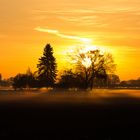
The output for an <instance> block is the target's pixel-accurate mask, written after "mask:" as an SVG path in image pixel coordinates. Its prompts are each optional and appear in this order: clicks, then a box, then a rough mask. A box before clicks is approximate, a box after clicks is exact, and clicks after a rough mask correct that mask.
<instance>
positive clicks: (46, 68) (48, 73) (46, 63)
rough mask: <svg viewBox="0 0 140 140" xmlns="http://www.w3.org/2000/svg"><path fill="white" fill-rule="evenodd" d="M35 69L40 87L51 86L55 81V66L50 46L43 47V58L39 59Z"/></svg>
mask: <svg viewBox="0 0 140 140" xmlns="http://www.w3.org/2000/svg"><path fill="white" fill-rule="evenodd" d="M37 68H38V71H37V72H38V80H39V83H40V87H50V86H53V85H54V83H55V80H56V73H57V70H56V68H57V64H56V59H55V57H54V56H53V48H52V47H51V45H50V44H47V45H46V46H45V48H44V52H43V56H42V57H41V58H39V64H38V65H37Z"/></svg>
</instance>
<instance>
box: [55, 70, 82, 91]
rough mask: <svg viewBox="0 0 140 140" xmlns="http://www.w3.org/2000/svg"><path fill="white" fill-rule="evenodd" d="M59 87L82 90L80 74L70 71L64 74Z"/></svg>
mask: <svg viewBox="0 0 140 140" xmlns="http://www.w3.org/2000/svg"><path fill="white" fill-rule="evenodd" d="M57 85H58V87H60V88H82V85H83V81H82V80H81V77H80V75H78V73H74V72H72V70H71V69H70V70H65V71H64V72H63V74H62V75H61V77H60V80H59V82H58V84H57Z"/></svg>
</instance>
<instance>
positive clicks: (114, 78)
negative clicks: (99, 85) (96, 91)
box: [107, 74, 120, 87]
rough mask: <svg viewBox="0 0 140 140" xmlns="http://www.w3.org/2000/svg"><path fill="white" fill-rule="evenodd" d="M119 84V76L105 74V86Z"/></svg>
mask: <svg viewBox="0 0 140 140" xmlns="http://www.w3.org/2000/svg"><path fill="white" fill-rule="evenodd" d="M119 84H120V78H119V76H118V75H115V74H109V75H108V76H107V86H109V87H112V86H116V85H119Z"/></svg>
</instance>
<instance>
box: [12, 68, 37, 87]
mask: <svg viewBox="0 0 140 140" xmlns="http://www.w3.org/2000/svg"><path fill="white" fill-rule="evenodd" d="M11 80H12V86H13V88H14V89H23V88H27V89H30V88H33V87H37V85H38V81H37V79H36V78H35V76H34V74H33V73H32V72H31V70H30V69H28V70H27V72H26V73H25V74H17V75H16V76H15V77H14V78H12V79H11Z"/></svg>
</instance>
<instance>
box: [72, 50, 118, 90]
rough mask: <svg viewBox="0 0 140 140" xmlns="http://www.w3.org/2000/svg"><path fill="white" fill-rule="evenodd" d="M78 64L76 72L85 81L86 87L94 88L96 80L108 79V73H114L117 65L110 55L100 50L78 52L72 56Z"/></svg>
mask: <svg viewBox="0 0 140 140" xmlns="http://www.w3.org/2000/svg"><path fill="white" fill-rule="evenodd" d="M71 58H72V60H73V61H74V63H75V64H76V71H77V72H78V73H79V74H80V75H81V77H82V80H83V81H84V87H85V88H86V89H87V88H89V87H90V88H91V89H92V88H93V84H94V79H95V78H104V79H106V78H107V74H108V73H113V72H114V70H115V67H116V65H115V64H114V60H113V57H112V55H111V54H110V53H103V52H101V51H100V50H99V49H94V50H92V49H90V50H82V49H78V50H76V53H74V55H71Z"/></svg>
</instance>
